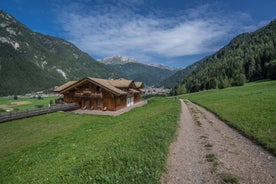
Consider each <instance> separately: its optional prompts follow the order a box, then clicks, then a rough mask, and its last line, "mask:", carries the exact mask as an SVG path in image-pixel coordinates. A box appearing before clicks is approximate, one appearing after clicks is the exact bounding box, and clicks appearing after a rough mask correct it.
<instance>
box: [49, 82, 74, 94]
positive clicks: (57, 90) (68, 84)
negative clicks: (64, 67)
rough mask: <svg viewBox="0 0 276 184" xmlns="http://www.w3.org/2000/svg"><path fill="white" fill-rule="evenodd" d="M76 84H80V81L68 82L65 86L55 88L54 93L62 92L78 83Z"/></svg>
mask: <svg viewBox="0 0 276 184" xmlns="http://www.w3.org/2000/svg"><path fill="white" fill-rule="evenodd" d="M76 82H78V81H68V82H66V83H65V84H63V85H61V86H57V87H55V89H54V91H55V92H60V91H61V90H63V89H65V88H67V87H68V86H71V85H73V84H74V83H76Z"/></svg>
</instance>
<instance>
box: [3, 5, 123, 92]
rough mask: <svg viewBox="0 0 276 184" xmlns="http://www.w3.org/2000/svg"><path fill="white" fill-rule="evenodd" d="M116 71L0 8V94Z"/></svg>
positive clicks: (100, 75)
mask: <svg viewBox="0 0 276 184" xmlns="http://www.w3.org/2000/svg"><path fill="white" fill-rule="evenodd" d="M113 75H115V76H117V75H118V74H117V73H116V72H115V71H114V70H113V69H111V68H110V67H109V66H106V65H104V64H102V63H99V62H97V61H96V60H94V59H93V58H91V57H90V56H89V55H88V54H86V53H84V52H82V51H81V50H79V49H78V48H77V47H76V46H74V45H73V44H72V43H70V42H67V41H65V40H63V39H60V38H56V37H52V36H48V35H43V34H40V33H36V32H33V31H31V30H30V29H29V28H27V27H26V26H24V25H23V24H21V23H20V22H18V21H17V20H16V19H15V18H13V17H12V16H10V15H8V14H6V13H5V12H3V11H2V10H0V78H1V83H0V95H9V94H22V93H26V92H31V91H38V90H45V89H49V88H52V87H54V86H56V85H60V84H62V83H64V82H66V81H69V80H79V79H80V78H83V77H86V76H90V77H102V78H108V77H111V76H113Z"/></svg>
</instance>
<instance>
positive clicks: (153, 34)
mask: <svg viewBox="0 0 276 184" xmlns="http://www.w3.org/2000/svg"><path fill="white" fill-rule="evenodd" d="M114 2H115V1H114ZM114 2H113V3H111V4H97V5H93V6H90V7H87V5H85V4H81V3H74V4H69V5H68V6H66V7H65V8H64V7H63V9H62V10H60V11H59V15H60V17H59V21H60V22H61V23H62V26H63V29H64V30H65V31H66V32H67V35H68V38H69V40H70V41H72V42H73V43H75V44H76V45H77V46H78V47H80V48H81V49H82V50H84V51H86V52H88V53H89V54H91V55H97V57H105V56H111V55H125V56H131V57H135V58H137V59H141V58H143V59H149V60H150V59H152V56H154V55H155V56H158V57H167V58H170V57H171V58H173V57H180V56H186V55H195V54H203V53H206V52H213V51H215V50H217V49H218V48H219V47H221V46H222V45H221V43H222V42H225V40H227V39H230V38H231V37H233V34H236V32H239V33H240V32H242V31H243V29H248V28H249V26H248V25H247V27H246V26H244V27H243V25H242V23H243V22H244V21H246V20H247V19H249V18H250V17H248V15H247V14H244V13H243V14H239V13H236V14H233V15H223V14H222V13H220V12H218V13H216V12H214V11H213V7H212V6H211V5H204V6H201V7H198V8H197V9H189V10H186V11H183V12H182V14H181V15H179V13H178V16H175V17H166V16H164V15H163V16H162V17H161V16H158V15H153V13H152V14H151V15H149V14H144V15H141V14H139V13H137V11H136V10H134V9H133V8H130V6H129V5H128V6H125V5H124V4H123V3H122V2H124V1H120V3H114ZM133 2H135V5H141V4H143V1H139V0H133ZM136 8H137V7H136ZM240 15H242V16H240ZM250 29H252V27H250ZM228 41H229V40H228Z"/></svg>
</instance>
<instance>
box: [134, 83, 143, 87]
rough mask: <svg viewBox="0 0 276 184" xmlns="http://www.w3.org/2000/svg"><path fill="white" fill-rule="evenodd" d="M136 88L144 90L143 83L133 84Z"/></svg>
mask: <svg viewBox="0 0 276 184" xmlns="http://www.w3.org/2000/svg"><path fill="white" fill-rule="evenodd" d="M134 83H135V86H136V87H137V88H144V84H143V82H134Z"/></svg>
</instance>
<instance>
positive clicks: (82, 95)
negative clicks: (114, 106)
mask: <svg viewBox="0 0 276 184" xmlns="http://www.w3.org/2000/svg"><path fill="white" fill-rule="evenodd" d="M75 97H78V98H103V94H102V93H91V92H83V93H75Z"/></svg>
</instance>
